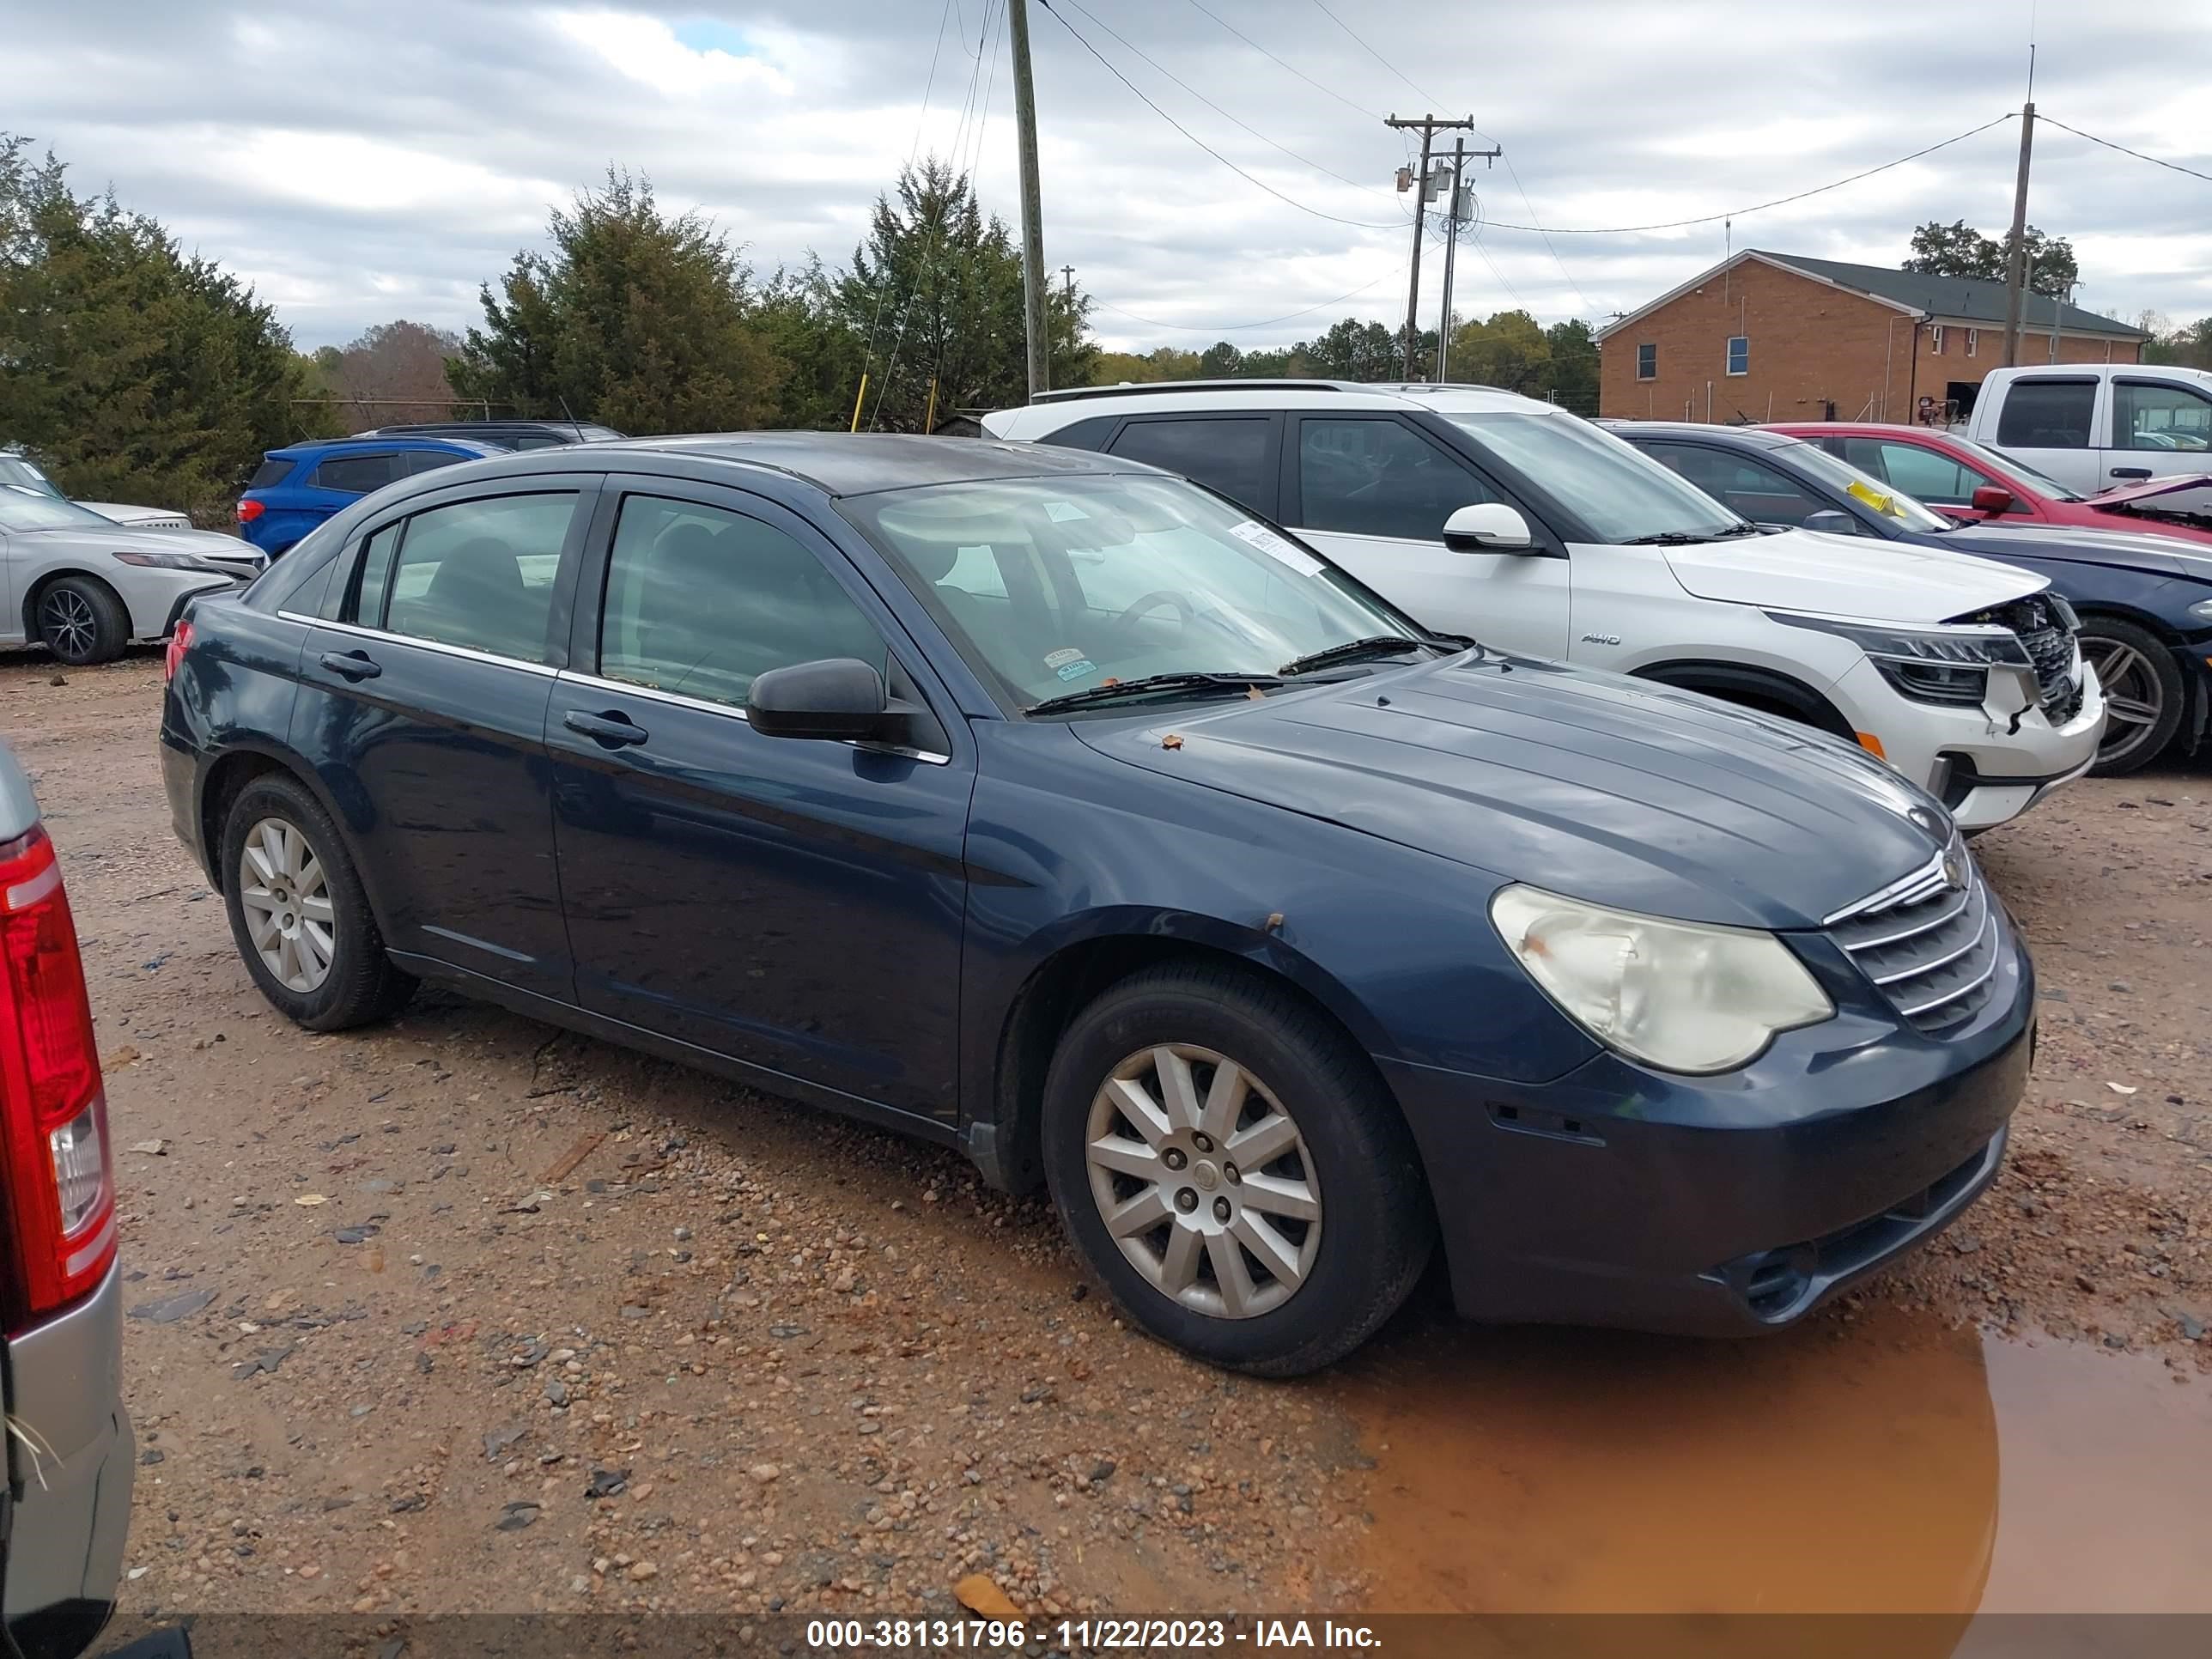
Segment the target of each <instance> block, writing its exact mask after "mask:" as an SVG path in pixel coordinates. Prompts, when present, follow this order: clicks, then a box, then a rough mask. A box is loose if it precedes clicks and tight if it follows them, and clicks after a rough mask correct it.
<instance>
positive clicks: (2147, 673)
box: [2081, 636, 2166, 766]
mask: <svg viewBox="0 0 2212 1659" xmlns="http://www.w3.org/2000/svg"><path fill="white" fill-rule="evenodd" d="M2081 657H2082V660H2083V661H2085V662H2087V664H2088V665H2089V666H2090V667H2092V668H2093V669H2094V670H2096V671H2097V684H2100V685H2101V686H2102V687H2104V689H2105V735H2104V738H2102V740H2101V741H2100V742H2099V744H2098V745H2097V759H2098V761H2099V762H2100V763H2101V764H2104V765H2107V766H2109V765H2111V764H2112V763H2114V762H2116V761H2120V760H2124V759H2125V758H2126V757H2129V756H2130V755H2132V754H2134V753H2135V752H2136V750H2138V749H2140V748H2142V745H2143V744H2145V743H2146V742H2147V741H2148V740H2149V738H2150V737H2151V734H2152V733H2153V732H2155V731H2156V730H2157V729H2158V726H2159V720H2160V716H2161V715H2162V714H2165V712H2166V696H2165V693H2164V691H2163V690H2161V689H2160V685H2159V679H2158V674H2157V672H2156V671H2155V670H2154V669H2153V668H2152V666H2151V665H2150V664H2149V662H2148V661H2147V660H2146V659H2144V657H2143V654H2142V652H2140V651H2138V650H2136V648H2135V647H2133V646H2131V645H2130V644H2129V643H2128V642H2127V641H2124V640H2114V639H2101V638H2093V637H2087V636H2085V637H2084V638H2083V639H2082V641H2081Z"/></svg>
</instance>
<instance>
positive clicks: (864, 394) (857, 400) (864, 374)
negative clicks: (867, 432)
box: [852, 368, 868, 432]
mask: <svg viewBox="0 0 2212 1659" xmlns="http://www.w3.org/2000/svg"><path fill="white" fill-rule="evenodd" d="M867 400H868V371H867V370H866V369H865V368H864V369H862V370H861V371H860V390H859V391H858V392H854V394H853V427H852V429H853V430H854V431H855V432H858V431H859V430H860V405H861V404H864V403H866V402H867Z"/></svg>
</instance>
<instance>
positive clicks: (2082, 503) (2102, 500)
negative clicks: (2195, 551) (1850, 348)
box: [1772, 421, 2212, 542]
mask: <svg viewBox="0 0 2212 1659" xmlns="http://www.w3.org/2000/svg"><path fill="white" fill-rule="evenodd" d="M1772 430H1774V431H1776V432H1786V433H1788V434H1789V435H1790V436H1791V437H1793V438H1803V439H1805V440H1806V441H1808V442H1811V443H1816V444H1819V445H1820V447H1822V448H1823V449H1826V450H1828V451H1830V452H1831V453H1834V454H1837V455H1840V456H1842V457H1843V459H1845V460H1847V461H1849V462H1850V463H1851V464H1852V465H1854V466H1856V467H1857V468H1858V469H1859V470H1860V471H1863V472H1871V473H1872V474H1874V476H1875V477H1877V478H1881V479H1884V480H1887V482H1888V483H1891V484H1893V485H1894V486H1895V487H1896V488H1897V489H1899V490H1901V491H1903V492H1904V493H1905V495H1911V496H1912V497H1914V498H1915V499H1917V500H1918V501H1924V502H1926V503H1927V504H1928V505H1929V507H1934V508H1935V509H1936V511H1937V512H1939V513H1947V514H1948V515H1949V516H1950V517H1952V518H1954V519H1956V520H1959V522H1960V523H1961V524H1980V523H1983V522H1984V521H1986V520H1996V521H1999V522H2002V523H2004V524H2008V525H2024V524H2039V525H2051V526H2060V527H2063V528H2068V529H2076V530H2129V531H2137V532H2141V531H2154V532H2158V533H2159V534H2161V535H2167V536H2179V537H2182V538H2185V539H2186V540H2189V541H2192V542H2212V479H2208V478H2207V477H2205V476H2204V475H2203V474H2201V473H2185V474H2182V475H2180V476H2179V477H2169V478H2151V479H2148V480H2146V481H2145V482H2143V483H2130V484H2122V485H2121V486H2119V488H2118V489H2107V490H2106V491H2104V492H2103V493H2102V494H2100V495H2081V494H2079V493H2078V492H2076V491H2075V490H2072V489H2068V488H2067V487H2066V486H2065V485H2064V484H2063V483H2059V482H2058V481H2057V479H2055V478H2046V477H2044V476H2043V474H2041V473H2040V472H2038V471H2036V470H2035V469H2034V468H2033V467H2031V466H2029V465H2027V464H2025V463H2024V462H2021V461H2018V460H2015V459H2013V457H2011V456H2009V455H2007V454H2004V453H2001V452H1999V451H1997V450H1994V449H1990V448H1989V447H1986V446H1984V445H1982V444H1978V443H1973V442H1972V441H1969V440H1967V439H1965V438H1961V437H1959V436H1957V435H1955V434H1953V433H1949V432H1943V431H1939V430H1936V429H1935V428H1929V427H1923V426H1881V425H1876V424H1873V423H1870V422H1847V421H1778V422H1775V424H1774V426H1773V428H1772Z"/></svg>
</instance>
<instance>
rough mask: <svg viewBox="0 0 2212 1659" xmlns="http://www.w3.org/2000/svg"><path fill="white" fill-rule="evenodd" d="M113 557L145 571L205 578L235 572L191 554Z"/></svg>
mask: <svg viewBox="0 0 2212 1659" xmlns="http://www.w3.org/2000/svg"><path fill="white" fill-rule="evenodd" d="M113 557H115V558H117V559H119V560H121V561H122V562H124V563H125V564H135V565H137V566H138V567H139V568H141V569H144V570H191V571H195V572H197V574H200V575H203V576H230V575H235V574H237V573H236V572H235V571H231V570H226V569H224V568H222V566H221V565H219V564H212V563H210V562H208V561H207V560H205V559H203V558H199V557H197V556H194V555H192V554H190V553H117V554H115V555H113Z"/></svg>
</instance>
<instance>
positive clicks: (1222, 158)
mask: <svg viewBox="0 0 2212 1659" xmlns="http://www.w3.org/2000/svg"><path fill="white" fill-rule="evenodd" d="M1039 3H1041V4H1042V6H1043V7H1044V9H1046V10H1047V11H1048V12H1050V13H1051V14H1052V15H1053V19H1054V21H1056V22H1057V23H1059V25H1060V27H1062V28H1064V29H1066V31H1067V32H1068V33H1070V34H1072V35H1073V36H1074V37H1075V42H1076V44H1077V45H1078V46H1081V47H1082V48H1083V49H1084V51H1085V52H1089V53H1090V54H1091V56H1092V57H1093V58H1097V60H1098V62H1099V64H1101V65H1102V66H1103V68H1104V69H1105V70H1106V72H1107V73H1108V74H1109V75H1110V76H1113V77H1114V78H1115V80H1116V81H1119V82H1121V84H1122V85H1123V86H1125V87H1127V88H1128V89H1129V90H1130V91H1131V92H1133V93H1135V94H1137V96H1138V97H1139V99H1141V100H1143V101H1144V105H1145V107H1146V108H1147V109H1149V110H1151V111H1152V113H1153V114H1155V115H1157V116H1158V117H1159V118H1160V119H1161V120H1163V121H1165V122H1166V123H1167V124H1168V125H1170V126H1171V127H1173V128H1174V129H1175V130H1176V131H1177V132H1179V133H1181V134H1182V136H1183V137H1186V138H1188V140H1190V142H1191V143H1194V144H1195V145H1197V146H1198V147H1199V149H1202V150H1204V151H1205V152H1206V154H1207V155H1211V156H1212V158H1213V159H1214V160H1215V161H1218V162H1220V163H1221V165H1222V166H1224V167H1227V168H1228V169H1229V170H1230V171H1231V173H1235V174H1236V175H1237V177H1238V178H1240V179H1243V180H1244V181H1245V182H1246V183H1247V184H1249V185H1257V186H1258V187H1259V188H1260V189H1261V190H1264V191H1267V194H1268V195H1270V196H1272V197H1274V198H1275V199H1276V200H1277V201H1279V202H1285V203H1288V204H1290V205H1291V206H1292V207H1294V208H1296V209H1297V210H1298V211H1299V212H1301V213H1310V214H1311V215H1313V216H1314V217H1315V218H1316V219H1326V220H1328V221H1329V222H1330V223H1332V224H1339V225H1350V226H1351V227H1352V228H1353V229H1354V230H1396V229H1398V228H1399V227H1398V226H1397V225H1395V224H1377V223H1375V222H1371V221H1369V220H1365V219H1346V218H1345V217H1343V216H1341V215H1340V214H1334V213H1324V212H1322V210H1321V209H1319V208H1317V207H1309V206H1308V205H1307V204H1305V203H1304V202H1301V201H1300V200H1298V198H1297V197H1295V196H1286V195H1285V194H1284V193H1283V192H1282V191H1279V190H1277V189H1276V188H1275V187H1274V186H1273V185H1271V184H1269V183H1267V180H1265V179H1260V178H1257V177H1255V175H1253V174H1251V173H1247V172H1246V171H1245V170H1244V169H1243V167H1238V166H1237V163H1236V162H1234V161H1231V160H1230V159H1229V158H1228V157H1227V156H1226V155H1223V154H1222V153H1221V152H1220V151H1219V150H1218V149H1214V147H1213V146H1212V145H1211V144H1209V143H1206V140H1205V139H1203V138H1201V137H1199V136H1198V135H1197V134H1196V133H1194V132H1193V131H1191V130H1190V129H1189V128H1188V127H1187V126H1185V125H1183V124H1182V122H1180V121H1178V120H1176V118H1175V117H1174V116H1172V115H1170V114H1169V113H1168V112H1166V111H1165V110H1164V109H1162V108H1161V107H1160V106H1158V104H1156V103H1154V102H1153V101H1152V98H1151V97H1150V96H1149V95H1148V94H1146V91H1145V89H1144V88H1142V87H1140V86H1139V85H1138V84H1137V83H1136V82H1134V81H1132V80H1131V79H1130V78H1129V77H1128V76H1126V75H1124V74H1122V73H1121V70H1119V69H1117V68H1115V65H1114V61H1113V59H1111V58H1108V57H1107V56H1106V54H1105V53H1104V52H1101V51H1099V50H1098V48H1097V47H1096V46H1092V45H1091V41H1090V40H1089V39H1088V37H1086V36H1085V34H1084V33H1083V31H1082V30H1080V29H1079V28H1077V27H1075V25H1074V24H1073V23H1071V22H1069V21H1067V19H1066V18H1065V17H1063V16H1061V15H1060V10H1059V8H1057V7H1056V6H1054V4H1053V3H1052V0H1039Z"/></svg>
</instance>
